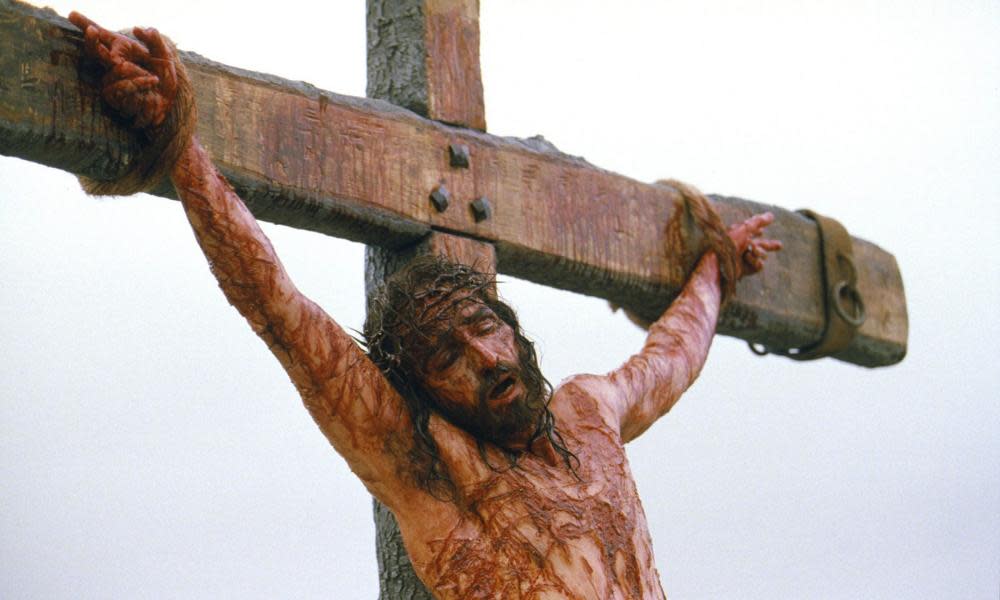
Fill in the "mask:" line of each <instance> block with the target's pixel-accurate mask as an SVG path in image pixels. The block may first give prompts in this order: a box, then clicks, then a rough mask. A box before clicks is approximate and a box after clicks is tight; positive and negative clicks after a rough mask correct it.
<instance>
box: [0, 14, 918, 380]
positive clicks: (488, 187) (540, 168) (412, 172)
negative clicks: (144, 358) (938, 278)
mask: <svg viewBox="0 0 1000 600" xmlns="http://www.w3.org/2000/svg"><path fill="white" fill-rule="evenodd" d="M80 41H81V35H80V32H79V31H78V30H76V28H75V27H73V26H72V25H71V24H70V23H69V22H68V21H66V20H65V19H63V18H61V17H59V16H58V15H56V14H55V13H53V12H51V11H50V10H47V9H45V10H43V9H37V8H34V7H31V6H29V5H26V4H22V3H20V2H15V1H12V0H0V154H4V155H8V156H16V157H20V158H24V159H27V160H32V161H35V162H39V163H42V164H45V165H48V166H51V167H55V168H58V169H63V170H65V171H69V172H71V173H75V174H81V175H86V176H88V177H91V178H97V179H108V178H113V177H114V176H115V175H117V174H119V173H122V172H123V171H124V170H125V169H126V168H127V165H128V163H129V161H130V160H131V159H132V158H133V157H134V156H136V153H137V150H138V148H139V143H140V142H139V140H138V139H137V137H136V136H135V135H133V134H132V133H131V132H130V131H128V129H126V128H125V127H123V126H121V124H120V123H118V122H116V121H115V119H114V118H113V117H111V116H110V115H109V114H108V113H106V112H105V111H104V109H102V107H101V103H100V101H99V97H98V95H97V91H96V86H95V84H96V77H97V76H96V71H93V72H91V71H88V70H87V69H86V68H84V71H83V78H82V79H81V77H80V66H81V53H80ZM184 61H185V63H186V64H187V65H188V68H189V72H190V75H191V78H192V81H193V83H194V86H195V89H196V91H197V98H198V107H199V113H200V117H199V127H198V136H199V138H200V140H201V141H202V143H203V144H204V145H205V146H206V147H207V148H208V149H209V151H210V152H211V154H212V156H213V158H214V160H215V161H216V164H217V165H218V166H219V168H220V169H221V170H222V171H223V173H224V174H225V175H226V176H227V177H228V178H229V179H230V180H231V181H232V182H233V184H234V186H235V187H236V188H237V190H238V191H239V193H240V195H241V196H242V197H243V198H244V200H245V201H246V203H247V206H248V207H249V208H250V210H251V211H253V213H254V214H255V215H256V216H257V217H258V218H260V219H263V220H267V221H272V222H275V223H281V224H284V225H289V226H292V227H296V228H300V229H308V230H312V231H318V232H321V233H325V234H329V235H333V236H337V237H343V238H347V239H351V240H355V241H359V242H364V243H367V244H372V245H378V246H383V247H402V246H405V245H408V244H412V243H415V242H417V241H419V240H420V239H421V238H423V237H424V236H426V235H427V234H428V233H429V232H430V231H432V230H440V231H446V232H451V233H458V234H462V235H466V236H469V237H472V238H476V239H480V240H485V241H489V242H492V243H493V244H494V245H495V247H496V253H497V263H498V264H497V269H498V271H499V272H501V273H506V274H510V275H513V276H516V277H522V278H525V279H528V280H531V281H535V282H538V283H542V284H545V285H550V286H554V287H558V288H562V289H567V290H572V291H575V292H579V293H583V294H587V295H592V296H599V297H602V298H606V299H609V300H611V301H613V302H615V303H617V304H620V305H623V306H626V307H628V308H630V309H632V310H633V311H635V312H636V313H638V314H639V315H641V316H643V317H645V318H647V319H653V318H655V317H656V316H658V315H659V314H660V313H661V312H662V311H663V309H664V308H665V307H666V306H667V305H668V303H669V301H670V300H671V299H672V298H673V296H674V295H675V294H676V292H677V291H678V290H679V288H680V286H681V285H682V284H683V282H684V280H685V278H686V276H687V274H688V273H689V271H690V269H691V268H692V266H693V263H694V261H695V259H696V258H697V255H698V252H699V247H700V242H699V236H698V234H697V232H695V231H693V230H692V229H691V226H690V224H687V223H685V222H684V220H675V221H674V222H675V223H679V224H680V226H678V227H668V226H667V225H668V222H669V221H670V220H671V217H672V216H676V215H677V214H679V213H678V211H677V207H678V202H679V195H678V194H677V192H676V191H675V190H674V189H672V188H670V187H668V186H662V185H655V184H645V183H641V182H638V181H635V180H632V179H629V178H628V177H624V176H622V175H618V174H616V173H611V172H608V171H605V170H602V169H600V168H597V167H595V166H593V165H591V164H589V163H587V162H586V161H584V160H583V159H581V158H577V157H573V156H569V155H566V154H563V153H561V152H559V151H558V150H557V149H555V148H554V147H553V146H551V145H550V144H548V143H547V142H545V141H544V140H541V139H528V140H522V139H515V138H503V137H498V136H494V135H490V134H486V133H482V132H479V131H474V130H470V129H464V128H457V127H451V126H448V125H445V124H442V123H439V122H436V121H432V120H429V119H425V118H423V117H420V116H418V115H416V114H414V113H411V112H409V111H406V110H404V109H401V108H398V107H395V106H393V105H391V104H388V103H385V102H380V101H375V100H368V99H363V98H354V97H349V96H342V95H338V94H334V93H331V92H326V91H323V90H319V89H316V88H314V87H312V86H310V85H308V84H305V83H301V82H291V81H286V80H284V79H280V78H277V77H274V76H270V75H263V74H259V73H252V72H249V71H244V70H241V69H238V68H235V67H229V66H226V65H221V64H218V63H214V62H212V61H210V60H208V59H205V58H203V57H200V56H198V55H196V54H192V53H185V54H184ZM463 146H464V147H465V148H467V149H468V160H467V163H468V165H467V166H461V165H460V163H461V161H460V160H455V159H454V157H453V156H452V155H453V154H454V152H452V149H459V147H463ZM441 185H443V186H444V188H445V189H446V190H447V192H448V207H447V208H446V209H444V210H443V211H439V207H440V206H441V205H442V203H441V202H438V203H437V204H435V203H434V202H432V201H431V199H430V195H431V192H432V191H434V190H435V189H436V188H438V187H439V186H441ZM158 195H163V196H168V197H169V196H171V195H172V190H170V189H168V187H167V186H164V187H163V189H161V190H159V191H158ZM480 198H486V199H488V204H489V207H490V215H489V216H488V217H487V218H482V217H483V213H482V212H477V211H476V210H473V208H472V206H471V205H472V202H473V201H475V200H477V199H480ZM438 199H439V200H440V198H438ZM713 200H714V201H715V204H716V207H717V209H718V210H719V212H720V213H721V214H722V216H723V219H724V220H725V221H726V222H733V221H736V220H737V219H741V218H744V217H746V216H749V215H750V214H752V213H754V212H759V211H761V210H771V211H773V212H774V213H775V215H776V217H777V218H776V221H775V223H774V225H773V226H772V227H771V228H770V229H769V235H771V236H773V237H777V238H779V239H781V240H783V241H784V243H785V250H784V251H783V252H780V253H778V254H777V255H776V256H775V257H774V258H773V259H772V260H771V261H770V262H769V264H768V267H767V269H765V271H764V272H763V273H762V274H761V275H760V276H757V277H753V278H749V279H746V280H744V281H742V282H740V284H739V287H738V290H737V294H736V297H735V298H734V300H733V301H732V302H731V303H730V304H729V305H728V306H727V308H726V310H725V312H724V314H723V317H722V320H721V323H720V328H719V331H720V333H723V334H726V335H732V336H736V337H739V338H742V339H745V340H749V341H754V342H759V343H763V344H765V345H767V346H771V347H785V348H787V347H798V346H802V345H807V344H809V343H811V342H813V341H815V340H817V339H818V338H819V337H820V335H821V333H822V330H823V326H824V322H823V319H824V317H823V315H824V307H823V290H822V277H821V271H820V256H819V251H818V239H817V231H816V226H815V224H814V223H813V222H812V221H810V220H808V219H806V218H804V217H802V216H800V215H798V214H796V213H793V212H789V211H785V210H782V209H779V208H776V207H773V206H766V205H762V204H758V203H754V202H750V201H747V200H741V199H737V198H721V197H713ZM854 255H855V261H856V263H857V265H858V271H859V273H858V288H859V289H860V291H861V293H862V294H863V296H864V298H865V303H866V306H867V312H868V319H867V321H866V322H865V324H864V325H863V326H862V328H861V329H860V331H859V333H858V335H857V337H856V338H855V340H854V341H853V342H852V344H851V346H850V347H848V348H847V349H846V350H844V351H842V352H840V353H839V354H838V355H837V356H836V358H839V359H842V360H845V361H848V362H852V363H856V364H860V365H865V366H881V365H889V364H893V363H896V362H898V361H899V360H901V359H902V358H903V356H904V355H905V353H906V339H907V318H906V302H905V297H904V294H903V287H902V280H901V278H900V274H899V269H898V267H897V265H896V261H895V259H894V258H893V256H892V255H891V254H889V253H887V252H885V251H884V250H882V249H880V248H879V247H877V246H875V245H874V244H872V243H870V242H866V241H864V240H860V239H855V240H854Z"/></svg>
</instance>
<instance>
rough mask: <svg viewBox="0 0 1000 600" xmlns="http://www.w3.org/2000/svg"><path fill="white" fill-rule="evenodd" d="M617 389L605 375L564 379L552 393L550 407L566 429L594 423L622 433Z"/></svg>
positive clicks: (588, 375)
mask: <svg viewBox="0 0 1000 600" xmlns="http://www.w3.org/2000/svg"><path fill="white" fill-rule="evenodd" d="M615 394H616V390H615V387H614V385H612V383H611V382H610V381H608V378H607V377H605V376H603V375H591V374H580V375H573V376H571V377H567V378H566V379H564V380H562V381H561V382H560V383H559V385H558V386H556V389H555V391H554V392H553V393H552V402H551V403H550V404H549V408H550V409H551V410H552V412H553V414H555V415H556V417H557V418H558V419H559V421H560V422H561V423H563V425H564V426H569V427H574V426H575V425H585V424H587V423H593V421H594V420H595V419H597V420H599V421H600V422H601V424H602V425H605V426H607V427H610V428H612V429H614V430H615V431H617V430H618V427H619V420H618V416H617V413H616V412H615V409H614V407H615V405H616V396H615Z"/></svg>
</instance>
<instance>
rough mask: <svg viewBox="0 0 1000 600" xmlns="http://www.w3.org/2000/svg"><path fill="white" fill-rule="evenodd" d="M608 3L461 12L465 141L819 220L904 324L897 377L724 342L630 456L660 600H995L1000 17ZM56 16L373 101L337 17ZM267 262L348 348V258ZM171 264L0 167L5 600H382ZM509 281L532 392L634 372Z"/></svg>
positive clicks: (19, 171) (297, 426) (296, 446)
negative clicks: (146, 29) (541, 138)
mask: <svg viewBox="0 0 1000 600" xmlns="http://www.w3.org/2000/svg"><path fill="white" fill-rule="evenodd" d="M613 4H614V8H607V7H610V6H611V5H612V3H605V2H581V1H576V2H558V3H557V2H514V1H511V0H505V1H496V0H495V1H493V2H489V1H486V2H484V5H483V7H482V16H481V28H482V70H483V79H484V85H485V94H486V111H487V121H488V124H489V129H490V131H492V132H493V133H496V134H501V135H517V136H522V137H526V136H530V135H534V134H539V133H540V134H543V135H545V137H546V138H547V139H549V140H550V141H552V142H553V143H555V144H556V145H557V146H558V147H559V148H560V149H562V150H564V151H566V152H569V153H571V154H577V155H582V156H584V157H586V158H587V159H588V160H589V161H591V162H592V163H594V164H596V165H598V166H601V167H603V168H606V169H610V170H613V171H617V172H619V173H623V174H625V175H628V176H630V177H634V178H636V179H639V180H642V181H653V180H655V179H660V178H664V177H675V178H678V179H683V180H686V181H689V182H691V183H694V184H695V185H697V186H699V187H700V188H702V189H703V190H705V191H707V192H716V193H724V194H733V195H739V196H743V197H746V198H750V199H753V200H757V201H760V202H766V203H771V204H775V205H779V206H783V207H787V208H791V209H794V208H800V207H809V208H812V209H814V210H817V211H819V212H822V213H827V214H830V215H833V216H835V217H837V218H838V219H840V220H841V221H842V222H843V223H844V225H845V226H846V227H847V228H848V229H849V230H850V231H851V232H852V233H854V234H855V235H858V236H860V237H863V238H866V239H869V240H872V241H874V242H875V243H877V244H879V245H881V246H882V247H884V248H886V249H887V250H889V251H890V252H892V253H893V254H895V256H896V257H897V259H898V261H899V265H900V268H901V270H902V274H903V281H904V284H905V286H906V292H907V301H908V304H909V317H910V346H909V355H908V356H907V358H906V359H905V361H904V362H903V363H902V364H900V365H898V366H896V367H892V368H883V369H876V370H866V369H863V368H859V367H854V366H850V365H846V364H843V363H838V362H834V361H830V360H824V361H819V362H816V363H811V364H799V363H794V362H791V361H787V360H784V359H781V358H773V357H769V358H765V359H760V358H757V357H755V356H753V355H751V354H750V353H749V352H748V351H747V349H746V347H745V345H743V344H742V343H741V342H738V341H735V340H732V339H725V338H719V339H717V340H716V343H715V345H714V347H713V350H712V353H711V356H710V357H709V363H708V365H707V367H706V368H705V370H704V372H703V374H702V377H701V379H700V380H699V381H698V382H697V383H696V384H695V386H694V387H693V388H692V389H691V390H690V392H689V393H688V394H687V395H686V396H685V397H684V398H683V399H682V401H681V402H680V404H679V405H678V406H677V407H676V408H675V409H674V410H673V411H672V412H671V413H670V414H669V415H667V416H666V417H665V418H664V419H663V420H662V421H661V422H660V423H658V424H657V425H656V426H655V427H654V428H653V429H652V430H650V431H649V432H648V433H647V434H645V435H644V436H643V437H642V438H640V439H639V440H637V441H636V442H634V443H633V444H631V445H630V447H629V456H630V458H631V460H632V466H633V470H634V472H635V476H636V479H637V481H638V485H639V490H640V493H641V495H642V497H643V503H644V506H645V509H646V513H647V516H648V520H649V523H650V528H651V530H652V536H653V540H654V545H655V550H656V560H657V565H658V568H659V570H660V573H661V576H662V580H663V586H664V589H665V590H666V592H667V594H668V595H669V596H670V597H671V598H673V599H674V600H681V599H686V598H996V597H997V596H998V593H1000V440H998V431H1000V402H998V397H1000V394H998V393H997V386H998V384H1000V375H998V369H997V363H998V358H1000V352H998V350H1000V348H998V341H997V340H998V339H1000V319H998V317H997V304H998V301H1000V268H998V266H997V265H998V261H1000V247H998V242H997V231H998V227H1000V171H998V165H1000V4H998V3H997V2H996V1H995V0H983V1H979V2H974V1H944V0H942V1H939V2H919V1H908V2H837V3H831V2H802V1H795V2H773V3H758V2H718V1H698V2H694V1H692V2H670V3H668V2H656V3H654V2H648V3H639V2H616V3H613ZM765 6H766V8H765ZM73 8H76V9H78V10H80V11H82V12H84V13H85V14H88V15H89V16H91V17H92V18H94V19H96V20H97V21H99V22H101V23H103V24H105V25H107V26H109V27H111V28H114V29H119V28H123V27H126V26H130V25H132V24H141V25H154V26H157V27H159V28H160V29H161V30H162V31H164V32H165V33H167V34H168V35H170V36H172V37H173V39H174V40H175V41H176V42H177V44H178V45H179V46H180V47H182V48H184V49H188V50H194V51H197V52H199V53H201V54H203V55H204V56H207V57H209V58H212V59H214V60H218V61H220V62H224V63H227V64H231V65H234V66H239V67H243V68H248V69H252V70H257V71H263V72H268V73H273V74H278V75H281V76H284V77H287V78H290V79H302V80H305V81H308V82H310V83H313V84H315V85H317V86H318V87H320V88H323V89H327V90H331V91H335V92H338V93H342V94H349V95H354V96H363V95H364V93H365V55H364V53H365V33H364V32H365V23H364V6H363V2H360V0H356V1H353V2H350V3H348V2H327V3H323V6H322V8H314V7H313V6H311V5H310V3H308V2H304V1H301V0H286V1H284V2H281V3H268V4H260V5H257V4H255V3H248V4H246V5H242V6H240V7H239V8H238V9H236V8H233V5H232V4H231V3H229V4H228V5H226V4H224V3H222V2H214V1H209V0H203V1H201V2H197V3H195V2H161V3H159V4H154V3H152V2H146V1H142V0H136V1H134V2H129V3H123V2H110V1H109V2H103V1H99V0H79V1H78V2H75V3H69V2H59V3H58V5H57V6H56V9H57V11H58V12H59V13H60V14H63V15H65V14H67V13H68V12H69V11H70V10H72V9H73ZM2 77H3V74H0V78H2ZM264 229H265V231H266V232H267V234H268V235H269V236H270V237H271V239H272V240H273V242H274V245H275V246H276V248H277V250H278V253H279V254H280V255H281V257H282V259H283V261H284V263H285V265H286V266H287V268H288V270H289V271H290V272H291V274H292V277H293V279H294V280H295V281H296V282H297V284H298V285H299V287H300V288H301V289H302V290H303V291H305V292H306V293H307V294H308V295H310V296H311V297H313V298H314V299H315V300H316V301H317V302H319V303H320V304H321V305H323V306H324V307H325V308H326V310H327V311H328V312H329V313H330V314H331V315H333V316H334V317H335V318H337V320H338V321H339V322H340V323H342V324H343V325H345V326H347V327H354V328H359V327H360V325H361V322H362V319H363V315H362V296H363V265H362V248H361V247H360V246H358V245H355V244H350V243H346V242H342V241H339V240H335V239H331V238H326V237H323V236H320V235H318V234H313V233H306V232H299V231H295V230H292V229H288V228H285V227H277V226H272V225H267V224H265V225H264ZM192 240H193V238H192V234H191V232H190V229H189V227H188V225H187V223H186V221H185V220H184V218H183V214H182V211H181V210H180V206H179V205H178V204H177V203H175V202H170V201H166V200H161V199H155V198H151V197H148V196H139V197H133V198H121V199H104V200H94V199H90V198H87V197H84V196H83V195H82V193H81V192H79V190H78V186H77V184H76V182H75V180H74V179H73V178H72V177H70V176H69V175H67V174H65V173H63V172H60V171H55V170H50V169H45V168H42V167H39V166H36V165H32V164H30V163H26V162H23V161H19V160H14V159H8V158H0V281H3V287H2V291H0V354H2V357H3V360H2V361H0V481H2V482H3V484H2V485H0V565H2V566H0V597H3V598H161V597H167V598H222V597H242V598H347V599H354V598H360V599H371V598H374V597H375V596H376V594H377V580H376V565H375V558H374V545H373V541H372V540H373V535H374V530H373V526H372V524H371V511H370V499H369V497H368V496H367V494H366V492H365V490H364V489H363V487H362V486H361V484H360V483H359V482H358V481H357V480H356V479H355V478H354V477H353V475H352V474H351V473H350V471H348V469H347V468H346V465H345V464H344V462H343V460H341V459H340V458H339V457H338V456H337V455H336V454H335V453H334V452H333V450H332V449H331V448H330V447H329V445H328V444H327V442H326V440H325V439H324V438H323V436H322V435H321V434H320V433H319V431H318V430H317V429H316V427H315V425H314V424H313V423H312V422H311V420H310V418H309V417H308V415H307V414H306V411H305V410H303V409H302V407H301V402H300V400H299V399H298V397H297V395H296V393H295V390H294V388H293V387H292V385H291V384H290V383H289V382H288V378H287V377H286V376H285V374H284V373H283V371H282V370H281V369H280V367H279V366H278V364H277V362H276V361H275V360H274V359H273V357H272V356H271V355H270V354H269V353H268V352H267V350H266V348H265V347H264V345H263V344H262V343H260V342H259V341H258V340H257V338H256V337H255V336H254V335H253V334H252V333H251V331H250V329H249V327H247V325H246V324H245V322H243V320H242V319H241V318H240V317H239V316H238V315H237V314H236V312H235V311H233V310H232V309H231V308H230V307H229V306H228V304H227V303H226V301H225V299H224V298H223V296H222V294H221V292H219V290H218V288H217V286H216V284H215V282H214V280H213V279H212V278H211V276H210V274H209V271H208V269H207V268H206V264H205V260H204V258H203V257H202V256H200V254H199V252H198V250H197V248H196V246H195V244H194V243H193V241H192ZM507 281H508V283H506V284H504V285H503V286H502V287H501V292H502V293H503V294H504V295H505V296H506V297H507V298H508V299H509V300H511V301H512V302H513V304H514V305H515V306H516V307H517V308H518V309H520V312H521V315H522V318H523V321H524V324H525V327H526V329H527V330H528V332H529V334H531V335H532V336H533V337H534V338H535V339H536V340H537V341H538V344H539V346H540V349H541V354H542V365H543V369H544V370H545V372H546V374H547V375H548V377H549V378H550V379H551V380H553V381H559V380H561V379H562V378H563V377H565V376H568V375H570V374H573V373H576V372H584V371H589V372H603V371H607V370H609V369H612V368H614V367H616V366H617V365H618V364H620V363H621V362H622V361H623V360H624V359H625V358H627V357H628V355H629V354H631V353H632V352H634V351H636V350H637V349H638V348H639V347H640V346H641V344H642V340H643V335H642V333H641V332H640V331H639V330H638V329H636V328H634V327H633V326H632V325H630V324H629V323H628V322H627V321H626V320H625V319H624V318H623V317H622V316H621V315H612V314H611V313H610V311H609V310H608V309H607V308H606V306H605V305H604V304H603V302H601V301H598V300H594V299H588V298H583V297H580V296H576V295H572V294H569V293H565V292H558V291H554V290H550V289H545V288H541V287H538V286H534V285H530V284H526V283H523V282H519V281H513V280H510V279H509V278H508V279H507Z"/></svg>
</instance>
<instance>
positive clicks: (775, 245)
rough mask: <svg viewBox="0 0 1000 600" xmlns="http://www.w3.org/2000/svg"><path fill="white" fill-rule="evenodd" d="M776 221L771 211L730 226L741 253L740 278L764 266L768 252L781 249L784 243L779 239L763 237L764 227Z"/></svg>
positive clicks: (738, 250) (737, 249)
mask: <svg viewBox="0 0 1000 600" xmlns="http://www.w3.org/2000/svg"><path fill="white" fill-rule="evenodd" d="M773 222H774V215H773V214H772V213H770V212H766V213H761V214H759V215H754V216H752V217H750V218H749V219H747V220H746V221H743V222H742V223H736V224H734V225H733V226H731V227H730V228H729V237H730V239H732V240H733V243H734V244H736V251H737V252H738V253H739V256H740V260H739V263H738V264H739V267H740V272H739V278H740V279H742V278H743V277H746V276H747V275H752V274H754V273H757V272H758V271H760V270H761V269H763V268H764V261H765V260H766V259H767V253H768V252H777V251H778V250H781V248H782V244H781V242H780V241H778V240H772V239H769V238H765V237H761V236H762V235H763V233H764V228H765V227H767V226H768V225H770V224H771V223H773Z"/></svg>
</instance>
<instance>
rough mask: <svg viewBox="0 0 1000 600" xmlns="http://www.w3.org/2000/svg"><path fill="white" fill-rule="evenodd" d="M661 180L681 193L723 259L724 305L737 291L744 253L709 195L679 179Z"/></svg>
mask: <svg viewBox="0 0 1000 600" xmlns="http://www.w3.org/2000/svg"><path fill="white" fill-rule="evenodd" d="M657 183H659V184H663V185H668V186H670V187H672V188H674V189H675V190H677V191H678V193H680V195H681V199H683V200H684V205H685V207H686V208H687V210H688V212H689V213H690V214H691V217H692V218H693V219H694V222H695V224H697V226H698V228H699V229H700V230H701V232H702V234H703V235H704V236H705V244H706V245H707V246H708V250H711V251H712V252H715V256H716V257H717V258H718V260H719V287H720V288H721V290H722V304H723V305H725V303H726V302H727V301H728V300H729V299H730V298H731V297H732V296H733V294H734V293H735V292H736V281H737V280H738V279H739V277H740V256H739V254H738V252H737V248H736V244H734V243H733V240H732V239H731V238H730V237H729V231H728V230H727V228H726V226H725V224H723V222H722V218H721V217H720V216H719V213H718V212H717V211H716V210H715V207H713V206H712V203H711V202H710V201H709V199H708V198H707V197H706V196H705V194H702V193H701V192H700V191H699V190H698V189H697V188H696V187H694V186H692V185H688V184H686V183H684V182H683V181H677V180H676V179H664V180H662V181H657Z"/></svg>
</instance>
